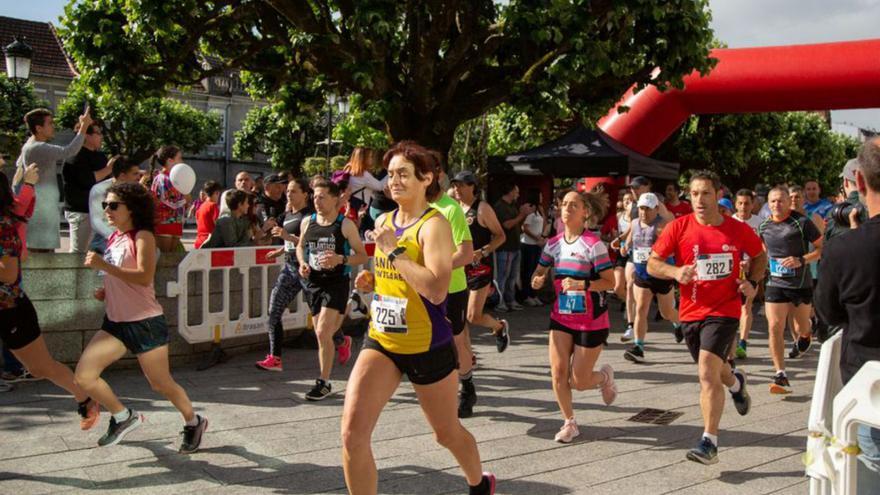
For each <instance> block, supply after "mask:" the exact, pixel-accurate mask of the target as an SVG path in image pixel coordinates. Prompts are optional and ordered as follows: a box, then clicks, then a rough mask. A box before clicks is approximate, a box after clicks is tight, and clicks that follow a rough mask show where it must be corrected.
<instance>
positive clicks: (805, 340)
mask: <svg viewBox="0 0 880 495" xmlns="http://www.w3.org/2000/svg"><path fill="white" fill-rule="evenodd" d="M796 345H797V350H798V352H800V353H801V354H806V352H807V351H809V350H810V346H812V345H813V336H812V335H810V336H807V337H798V339H797V342H796Z"/></svg>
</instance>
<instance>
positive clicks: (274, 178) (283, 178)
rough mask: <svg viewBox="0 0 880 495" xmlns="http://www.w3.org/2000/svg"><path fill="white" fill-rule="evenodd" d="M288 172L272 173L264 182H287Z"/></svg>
mask: <svg viewBox="0 0 880 495" xmlns="http://www.w3.org/2000/svg"><path fill="white" fill-rule="evenodd" d="M288 182H290V181H289V180H287V174H270V175H267V176H266V178H265V179H263V184H287V183H288Z"/></svg>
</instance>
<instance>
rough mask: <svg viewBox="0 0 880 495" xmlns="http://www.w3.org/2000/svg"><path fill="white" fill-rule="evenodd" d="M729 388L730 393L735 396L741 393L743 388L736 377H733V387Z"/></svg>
mask: <svg viewBox="0 0 880 495" xmlns="http://www.w3.org/2000/svg"><path fill="white" fill-rule="evenodd" d="M727 388H728V390H730V393H732V394H735V393H737V392H739V390H740V388H742V384H741V383H739V379H738V378H737V377H736V376H734V377H733V385H731V386H729V387H727Z"/></svg>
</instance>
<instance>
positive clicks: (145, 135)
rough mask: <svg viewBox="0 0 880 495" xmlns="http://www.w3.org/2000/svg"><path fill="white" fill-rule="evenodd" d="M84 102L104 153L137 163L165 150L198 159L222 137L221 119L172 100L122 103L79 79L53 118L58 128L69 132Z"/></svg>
mask: <svg viewBox="0 0 880 495" xmlns="http://www.w3.org/2000/svg"><path fill="white" fill-rule="evenodd" d="M86 102H88V103H89V105H90V106H91V109H92V112H91V113H92V117H93V118H94V119H95V120H96V121H97V122H99V123H100V124H101V125H102V127H103V133H104V146H105V147H106V148H107V150H108V151H110V153H112V154H117V153H119V154H124V155H128V156H129V157H130V158H131V159H133V160H135V161H137V162H140V161H143V160H145V159H146V158H148V157H149V156H150V155H151V154H153V152H155V151H156V149H158V148H159V147H160V146H162V145H164V144H174V145H176V146H179V147H180V148H181V149H183V150H184V151H185V152H187V153H198V152H200V151H202V150H203V149H204V148H205V147H206V146H208V145H210V144H213V143H216V142H217V141H218V140H219V139H220V137H221V136H222V129H221V125H220V124H221V118H220V115H219V114H216V113H211V112H203V111H201V110H198V109H196V108H193V107H192V106H190V105H187V104H186V103H183V102H181V101H178V100H175V99H172V98H160V97H148V98H141V99H120V98H117V97H116V95H114V94H113V93H110V92H107V91H104V90H100V89H99V90H98V91H93V90H91V88H89V87H88V86H87V85H86V84H85V81H84V80H83V79H77V80H75V81H74V82H73V83H72V84H71V86H70V88H69V89H68V94H67V97H66V98H65V99H64V101H63V102H62V103H61V104H60V105H59V106H58V112H57V115H56V118H57V119H58V121H59V122H60V123H61V124H62V125H64V126H66V127H73V125H74V124H75V123H76V121H77V118H78V117H79V115H80V114H81V113H82V110H83V107H84V105H85V104H86Z"/></svg>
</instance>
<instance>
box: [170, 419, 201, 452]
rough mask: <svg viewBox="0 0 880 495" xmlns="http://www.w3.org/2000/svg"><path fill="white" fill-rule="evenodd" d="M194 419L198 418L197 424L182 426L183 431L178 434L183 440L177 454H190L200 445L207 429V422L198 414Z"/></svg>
mask: <svg viewBox="0 0 880 495" xmlns="http://www.w3.org/2000/svg"><path fill="white" fill-rule="evenodd" d="M196 417H197V418H199V422H198V423H197V424H196V425H195V426H187V425H183V431H181V432H180V434H181V435H183V440H182V441H181V442H180V449H178V451H177V452H179V453H181V454H192V453H193V452H195V451H197V450H199V446H201V445H202V436H203V435H204V434H205V431H207V429H208V420H207V419H206V418H203V417H201V416H200V415H198V414H197V415H196Z"/></svg>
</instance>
